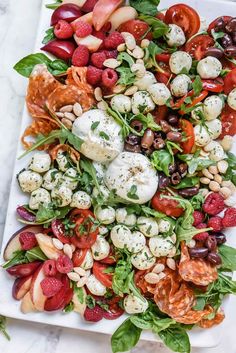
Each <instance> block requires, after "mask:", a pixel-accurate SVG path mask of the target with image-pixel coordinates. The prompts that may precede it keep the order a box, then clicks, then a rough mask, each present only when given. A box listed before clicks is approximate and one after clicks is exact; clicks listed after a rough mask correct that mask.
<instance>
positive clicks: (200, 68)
mask: <svg viewBox="0 0 236 353" xmlns="http://www.w3.org/2000/svg"><path fill="white" fill-rule="evenodd" d="M221 70H222V64H221V62H220V61H219V60H218V59H216V58H214V57H213V56H207V57H206V58H204V59H202V60H200V61H199V62H198V64H197V72H198V74H199V75H200V77H201V78H205V79H207V78H216V77H218V76H219V74H220V72H221Z"/></svg>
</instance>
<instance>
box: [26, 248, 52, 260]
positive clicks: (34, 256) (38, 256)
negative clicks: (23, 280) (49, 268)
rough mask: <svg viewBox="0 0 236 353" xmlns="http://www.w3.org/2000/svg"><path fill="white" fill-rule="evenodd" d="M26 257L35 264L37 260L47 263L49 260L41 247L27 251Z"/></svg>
mask: <svg viewBox="0 0 236 353" xmlns="http://www.w3.org/2000/svg"><path fill="white" fill-rule="evenodd" d="M25 256H26V258H27V260H28V261H29V262H34V261H36V260H37V261H45V260H47V259H48V258H47V256H45V254H44V253H43V252H42V250H41V249H40V247H39V246H37V247H35V248H33V249H30V250H27V251H26V254H25Z"/></svg>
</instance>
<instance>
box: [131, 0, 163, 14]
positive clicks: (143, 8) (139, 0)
mask: <svg viewBox="0 0 236 353" xmlns="http://www.w3.org/2000/svg"><path fill="white" fill-rule="evenodd" d="M159 2H160V0H130V2H129V3H130V5H131V6H132V7H134V8H135V9H136V10H137V11H138V12H141V13H144V14H146V15H151V16H155V15H156V13H157V6H158V5H159Z"/></svg>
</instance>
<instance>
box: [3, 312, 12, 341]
mask: <svg viewBox="0 0 236 353" xmlns="http://www.w3.org/2000/svg"><path fill="white" fill-rule="evenodd" d="M6 322H7V319H6V317H5V316H3V315H0V332H2V334H3V335H4V336H5V337H6V339H7V340H8V341H10V340H11V337H10V336H9V334H8V333H7V331H6Z"/></svg>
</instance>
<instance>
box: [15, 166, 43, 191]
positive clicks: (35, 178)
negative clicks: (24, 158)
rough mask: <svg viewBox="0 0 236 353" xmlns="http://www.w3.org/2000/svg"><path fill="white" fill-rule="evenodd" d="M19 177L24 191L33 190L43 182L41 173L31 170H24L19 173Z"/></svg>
mask: <svg viewBox="0 0 236 353" xmlns="http://www.w3.org/2000/svg"><path fill="white" fill-rule="evenodd" d="M17 179H18V182H19V185H20V187H21V190H22V191H23V192H32V191H34V190H36V189H38V188H39V187H40V186H41V185H42V182H43V178H42V177H41V175H40V174H38V173H36V172H32V171H31V170H24V171H23V172H21V173H20V174H18V176H17Z"/></svg>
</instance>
